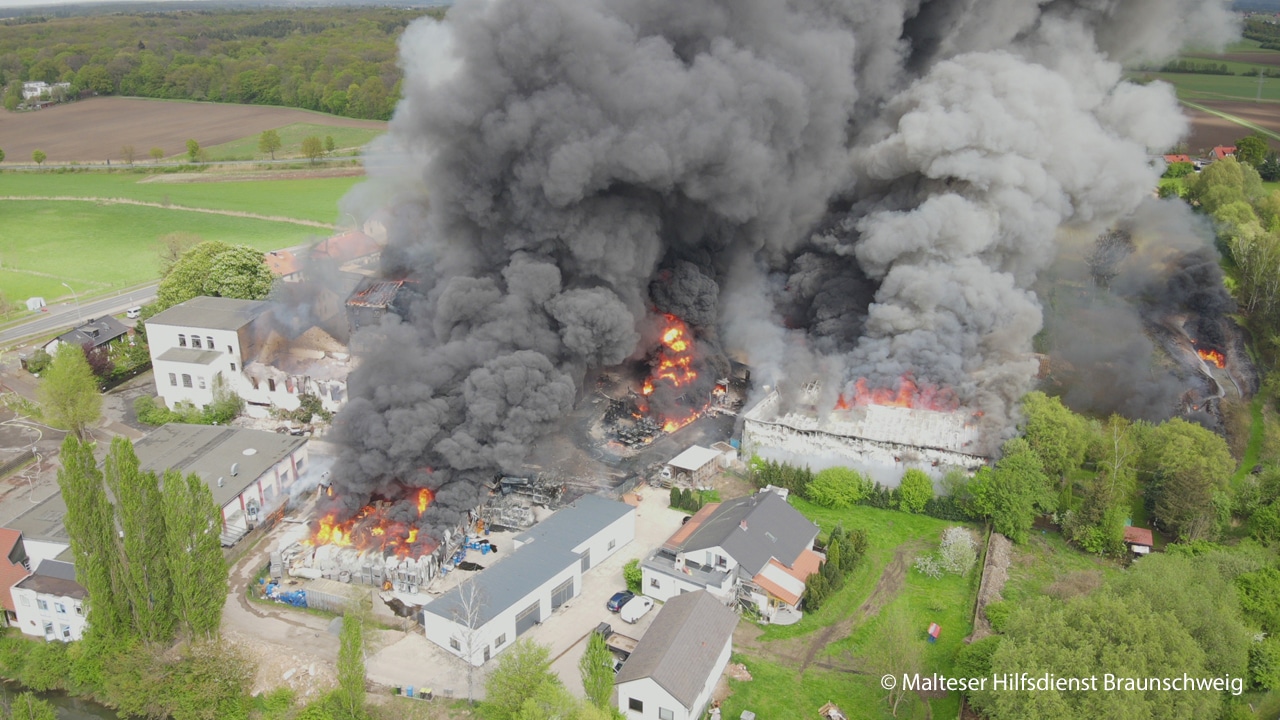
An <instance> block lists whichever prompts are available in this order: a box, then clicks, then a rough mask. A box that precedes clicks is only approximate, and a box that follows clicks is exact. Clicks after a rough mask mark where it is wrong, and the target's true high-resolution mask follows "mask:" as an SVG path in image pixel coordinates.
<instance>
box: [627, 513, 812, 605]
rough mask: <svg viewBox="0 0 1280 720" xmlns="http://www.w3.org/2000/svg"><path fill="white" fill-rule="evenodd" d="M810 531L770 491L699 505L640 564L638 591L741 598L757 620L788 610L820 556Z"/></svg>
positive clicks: (805, 521) (661, 595) (807, 523)
mask: <svg viewBox="0 0 1280 720" xmlns="http://www.w3.org/2000/svg"><path fill="white" fill-rule="evenodd" d="M817 537H818V526H817V525H815V524H814V523H813V522H811V521H810V520H809V519H808V518H806V517H805V516H804V515H802V514H800V512H799V511H798V510H796V509H795V508H793V507H791V505H790V503H788V502H787V500H786V498H784V497H783V496H782V495H781V494H780V493H778V492H776V491H774V490H761V491H760V492H757V493H756V494H755V495H751V496H748V497H744V498H737V499H734V500H728V501H725V502H722V503H718V504H710V505H706V506H703V508H702V509H701V510H699V511H698V513H697V514H695V515H694V516H693V517H691V518H690V519H689V521H688V522H686V523H685V524H684V525H683V526H682V527H681V528H680V529H679V530H677V531H676V533H675V534H674V535H672V536H671V538H670V539H668V540H667V542H666V543H664V544H663V546H662V547H661V548H659V549H658V550H656V551H654V552H653V553H651V554H650V555H649V556H648V557H647V558H646V559H645V560H644V561H642V562H641V563H640V568H641V571H642V573H643V580H642V586H643V590H644V594H646V595H648V596H650V597H652V598H655V599H657V600H667V599H670V598H672V597H675V596H676V595H679V594H680V593H683V592H691V591H694V590H707V591H709V592H711V593H712V594H713V595H716V596H718V597H720V598H722V599H728V598H730V597H733V596H743V597H749V598H750V599H751V601H752V602H754V603H755V604H756V605H757V607H759V609H760V612H761V615H762V616H764V617H765V618H770V617H772V616H773V613H774V611H775V610H777V609H778V608H783V607H785V608H789V609H791V610H795V609H796V607H797V605H798V604H799V602H800V597H801V595H803V594H804V583H805V580H806V579H807V578H808V577H809V575H810V574H811V573H815V572H817V571H818V565H819V564H820V563H821V562H822V561H823V559H824V558H823V556H822V555H821V554H819V553H818V552H817V551H815V550H814V549H813V547H814V541H815V540H817Z"/></svg>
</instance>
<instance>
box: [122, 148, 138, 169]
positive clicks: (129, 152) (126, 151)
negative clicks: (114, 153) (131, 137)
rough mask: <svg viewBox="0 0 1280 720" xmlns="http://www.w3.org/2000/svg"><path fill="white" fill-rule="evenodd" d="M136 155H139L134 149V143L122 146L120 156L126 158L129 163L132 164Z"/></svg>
mask: <svg viewBox="0 0 1280 720" xmlns="http://www.w3.org/2000/svg"><path fill="white" fill-rule="evenodd" d="M136 155H137V152H136V151H135V150H134V148H133V146H132V145H125V146H124V147H122V148H120V157H122V158H124V161H125V162H127V163H129V164H130V165H132V164H133V158H134V157H135V156H136Z"/></svg>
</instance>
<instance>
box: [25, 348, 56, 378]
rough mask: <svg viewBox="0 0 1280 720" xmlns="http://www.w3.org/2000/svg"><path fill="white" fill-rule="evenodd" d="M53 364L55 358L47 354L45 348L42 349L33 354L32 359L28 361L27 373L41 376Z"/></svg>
mask: <svg viewBox="0 0 1280 720" xmlns="http://www.w3.org/2000/svg"><path fill="white" fill-rule="evenodd" d="M52 362H53V356H51V355H49V353H47V352H45V351H44V348H41V349H39V350H36V351H35V352H34V353H32V355H31V357H30V358H28V359H27V372H29V373H31V374H32V375H39V374H40V373H42V372H44V371H45V368H47V367H49V364H50V363H52Z"/></svg>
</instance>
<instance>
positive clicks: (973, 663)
mask: <svg viewBox="0 0 1280 720" xmlns="http://www.w3.org/2000/svg"><path fill="white" fill-rule="evenodd" d="M1000 640H1001V638H1000V636H999V635H988V636H987V637H984V638H982V639H981V640H979V641H977V642H975V643H970V644H968V645H961V646H960V649H959V650H957V651H956V664H955V671H954V673H955V676H956V677H971V678H976V677H986V676H988V675H990V674H991V658H992V656H993V655H995V654H996V650H998V649H999V648H1000Z"/></svg>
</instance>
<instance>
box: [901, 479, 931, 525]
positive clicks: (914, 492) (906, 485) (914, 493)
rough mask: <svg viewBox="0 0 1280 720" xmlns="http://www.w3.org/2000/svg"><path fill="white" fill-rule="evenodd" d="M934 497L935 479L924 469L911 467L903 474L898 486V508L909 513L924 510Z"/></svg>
mask: <svg viewBox="0 0 1280 720" xmlns="http://www.w3.org/2000/svg"><path fill="white" fill-rule="evenodd" d="M932 499H933V481H932V480H930V479H929V476H928V475H926V474H925V472H924V471H923V470H917V469H916V468H911V469H910V470H907V472H906V473H905V474H903V476H902V484H901V485H899V486H898V509H899V510H902V511H904V512H909V513H917V514H918V513H921V512H924V508H925V505H928V504H929V501H930V500H932Z"/></svg>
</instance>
